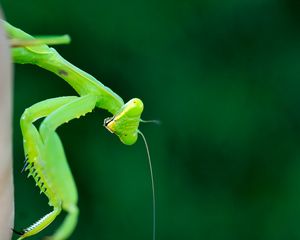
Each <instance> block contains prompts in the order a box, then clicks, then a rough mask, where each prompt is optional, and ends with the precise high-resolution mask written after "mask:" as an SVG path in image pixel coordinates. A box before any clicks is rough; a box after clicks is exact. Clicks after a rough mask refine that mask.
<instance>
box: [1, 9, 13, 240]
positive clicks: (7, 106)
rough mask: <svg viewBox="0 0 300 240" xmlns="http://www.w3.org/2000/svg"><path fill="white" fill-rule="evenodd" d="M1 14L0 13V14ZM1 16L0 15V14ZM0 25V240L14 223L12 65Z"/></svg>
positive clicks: (8, 233) (6, 236) (8, 237)
mask: <svg viewBox="0 0 300 240" xmlns="http://www.w3.org/2000/svg"><path fill="white" fill-rule="evenodd" d="M0 14H1V13H0ZM1 15H2V14H1ZM0 18H2V16H0ZM8 46H9V45H8V41H7V39H6V35H5V32H4V30H3V27H2V25H0V239H1V240H9V239H11V235H12V231H11V228H12V227H13V221H14V196H13V193H14V191H13V174H12V121H11V120H12V119H11V115H12V67H11V66H12V64H11V59H10V52H9V47H8Z"/></svg>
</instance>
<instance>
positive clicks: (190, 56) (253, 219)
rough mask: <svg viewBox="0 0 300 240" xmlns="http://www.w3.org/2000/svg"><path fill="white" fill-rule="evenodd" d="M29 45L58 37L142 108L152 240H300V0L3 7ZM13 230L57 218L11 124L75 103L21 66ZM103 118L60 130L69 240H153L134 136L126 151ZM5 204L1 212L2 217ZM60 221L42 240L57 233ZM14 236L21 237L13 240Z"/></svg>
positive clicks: (8, 0)
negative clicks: (66, 38) (69, 188)
mask: <svg viewBox="0 0 300 240" xmlns="http://www.w3.org/2000/svg"><path fill="white" fill-rule="evenodd" d="M1 5H2V8H3V9H4V13H5V14H6V18H7V20H8V21H9V22H10V23H12V24H13V25H15V26H18V27H20V28H21V29H23V30H25V31H27V32H28V33H31V34H39V35H40V34H64V33H68V34H70V35H71V37H72V44H71V45H69V46H59V47H57V49H58V51H59V52H60V53H61V54H62V55H63V56H64V57H65V58H66V59H68V60H69V61H71V62H72V63H73V64H75V65H77V66H79V67H80V68H82V69H83V70H85V71H87V72H89V73H91V74H92V75H94V76H95V77H96V78H98V79H99V80H101V81H102V82H103V83H104V84H105V85H107V86H109V87H110V88H112V89H113V90H114V91H115V92H117V93H118V94H119V95H120V96H122V97H123V99H124V100H126V101H127V100H129V99H130V98H132V97H139V98H141V99H142V100H143V101H144V104H145V111H144V114H143V118H144V119H159V120H161V122H162V124H161V125H160V126H156V125H153V124H142V125H141V127H140V129H141V130H142V131H143V132H144V134H145V135H146V137H147V139H148V143H149V146H150V151H151V154H152V160H153V168H154V175H155V182H156V194H157V239H159V240H171V239H172V240H176V239H178V240H179V239H180V240H181V239H188V240H199V239H206V240H223V239H224V240H225V239H231V240H234V239H236V240H240V239H258V240H259V239H263V240H268V239H272V240H277V239H300V94H299V93H300V82H299V81H300V14H299V13H300V2H299V1H297V0H251V1H250V0H244V1H238V0H227V1H216V0H185V1H180V0H178V1H175V0H173V1H171V0H162V1H161V0H160V1H158V0H154V1H150V0H145V1H135V0H128V1H120V0H112V1H98V0H97V1H96V0H88V1H75V0H74V1H61V0H52V1H37V0H27V1H12V0H1ZM14 94H15V95H14V96H15V98H14V106H15V109H14V123H13V124H14V160H15V162H14V166H15V169H14V174H15V196H16V221H15V226H16V228H19V229H20V228H23V227H26V226H28V225H30V224H31V223H32V222H34V221H36V220H37V219H39V218H40V217H41V216H42V215H44V214H46V213H47V212H48V211H50V210H51V209H50V208H49V207H48V205H47V199H46V198H45V197H44V196H40V195H39V191H38V189H35V187H34V182H33V180H32V179H28V180H27V179H26V174H20V170H21V168H22V163H23V159H24V156H23V149H22V138H21V134H20V129H19V118H20V115H21V114H22V112H23V110H24V109H25V108H26V107H28V106H30V105H32V104H34V103H36V102H38V101H41V100H44V99H47V98H52V97H58V96H68V95H74V91H73V90H72V89H71V88H70V87H69V86H68V85H67V84H66V83H65V82H64V81H62V80H61V79H59V78H58V77H57V76H55V75H53V74H51V73H49V72H46V71H44V70H42V69H39V68H37V67H35V66H21V65H18V66H15V87H14ZM107 116H109V114H108V113H107V112H104V111H101V110H97V111H94V112H93V113H92V114H88V115H87V116H86V117H84V118H81V119H79V120H74V121H72V122H70V123H69V124H66V125H64V126H62V127H60V128H59V129H58V132H59V134H60V136H61V138H62V140H63V143H64V146H65V151H66V154H67V157H68V160H69V163H70V166H71V169H72V171H73V173H74V177H75V179H76V183H77V186H78V191H79V196H80V199H79V207H80V218H79V222H78V226H77V228H76V230H75V232H74V234H73V236H72V237H71V239H102V240H108V239H109V240H114V239H131V240H134V239H151V228H152V226H151V221H152V220H151V188H150V179H149V170H148V166H147V159H146V151H145V147H144V144H143V142H142V141H141V139H140V140H139V141H138V142H137V144H135V145H134V146H132V147H127V146H124V145H122V144H121V143H120V141H119V140H118V139H117V137H116V136H114V135H112V134H110V133H109V132H108V131H106V130H105V129H104V128H103V127H102V122H103V119H104V118H105V117H107ZM2 207H3V206H2ZM63 216H64V215H63V214H62V215H61V216H60V217H59V218H58V220H57V221H56V222H55V223H54V224H53V225H51V227H49V228H47V229H46V230H45V231H43V233H41V234H39V235H38V236H37V237H35V238H32V239H40V238H41V237H42V236H44V235H45V234H51V233H52V232H53V231H54V229H55V228H57V227H58V225H59V224H60V222H61V220H62V219H63ZM14 239H15V238H14Z"/></svg>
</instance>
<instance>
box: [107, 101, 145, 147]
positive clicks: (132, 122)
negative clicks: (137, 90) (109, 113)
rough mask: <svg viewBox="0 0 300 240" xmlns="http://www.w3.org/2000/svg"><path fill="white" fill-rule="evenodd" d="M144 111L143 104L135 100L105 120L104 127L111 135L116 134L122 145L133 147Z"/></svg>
mask: <svg viewBox="0 0 300 240" xmlns="http://www.w3.org/2000/svg"><path fill="white" fill-rule="evenodd" d="M143 109H144V105H143V102H142V101H141V100H140V99H138V98H133V99H131V100H130V101H128V102H127V103H126V104H125V105H124V106H123V107H122V108H121V109H120V111H118V112H117V113H116V114H115V115H114V116H113V117H109V118H106V119H104V126H105V127H106V128H107V129H108V130H109V131H110V132H111V133H114V134H116V135H117V136H118V137H119V138H120V140H121V142H122V143H124V144H126V145H132V144H134V143H135V142H136V140H137V138H138V127H139V123H140V121H141V114H142V112H143Z"/></svg>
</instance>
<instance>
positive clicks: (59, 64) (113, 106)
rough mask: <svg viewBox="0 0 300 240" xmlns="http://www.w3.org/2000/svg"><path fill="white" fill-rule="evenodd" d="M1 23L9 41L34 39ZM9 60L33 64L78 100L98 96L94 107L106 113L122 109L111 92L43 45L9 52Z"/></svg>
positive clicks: (114, 112) (121, 101)
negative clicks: (63, 84)
mask: <svg viewBox="0 0 300 240" xmlns="http://www.w3.org/2000/svg"><path fill="white" fill-rule="evenodd" d="M2 23H3V24H4V27H5V30H6V32H7V35H8V37H9V38H10V39H17V40H34V39H35V38H34V37H33V36H31V35H29V34H27V33H25V32H24V31H22V30H21V29H18V28H16V27H14V26H12V25H10V24H9V23H7V22H5V21H2ZM12 58H13V61H14V62H15V63H20V64H34V65H37V66H39V67H41V68H44V69H46V70H48V71H51V72H53V73H55V74H56V75H58V76H60V77H61V78H63V79H64V80H65V81H66V82H68V83H69V84H70V85H71V86H72V87H73V88H74V90H75V91H76V92H77V93H78V94H79V95H81V96H83V95H87V94H93V93H94V94H95V95H96V96H98V99H97V103H96V106H97V107H100V108H103V109H106V110H108V111H109V112H111V113H112V114H116V113H117V112H118V111H119V110H120V108H121V107H122V106H123V105H124V102H123V100H122V98H121V97H120V96H118V95H117V94H116V93H114V92H113V91H112V90H111V89H110V88H108V87H106V86H105V85H103V84H102V83H101V82H99V81H98V80H97V79H95V78H94V77H93V76H91V75H90V74H88V73H86V72H84V71H82V70H81V69H79V68H77V67H76V66H74V65H73V64H71V63H70V62H68V61H67V60H65V59H64V58H63V57H62V56H60V54H59V53H58V52H57V51H56V50H55V49H54V48H50V47H48V46H47V45H45V44H43V45H39V46H26V47H17V48H12Z"/></svg>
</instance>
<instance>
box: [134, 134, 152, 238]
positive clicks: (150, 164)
mask: <svg viewBox="0 0 300 240" xmlns="http://www.w3.org/2000/svg"><path fill="white" fill-rule="evenodd" d="M138 133H139V134H140V135H141V136H142V138H143V141H144V143H145V147H146V151H147V156H148V163H149V170H150V177H151V187H152V211H153V212H152V214H153V216H152V217H153V230H152V231H153V236H152V239H153V240H155V236H156V204H155V188H154V177H153V170H152V163H151V157H150V151H149V147H148V143H147V140H146V138H145V136H144V134H143V133H142V132H141V131H140V130H138Z"/></svg>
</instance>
